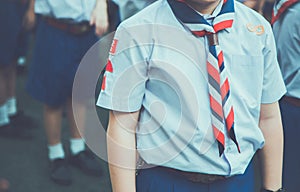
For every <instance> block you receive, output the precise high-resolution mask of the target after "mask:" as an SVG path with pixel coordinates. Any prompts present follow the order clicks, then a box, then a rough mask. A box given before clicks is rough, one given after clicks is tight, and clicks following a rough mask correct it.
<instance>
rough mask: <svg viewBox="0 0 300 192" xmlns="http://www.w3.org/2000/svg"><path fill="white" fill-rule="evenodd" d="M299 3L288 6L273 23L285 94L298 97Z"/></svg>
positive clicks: (299, 70) (299, 84) (299, 57)
mask: <svg viewBox="0 0 300 192" xmlns="http://www.w3.org/2000/svg"><path fill="white" fill-rule="evenodd" d="M299 18H300V3H297V4H295V5H294V6H291V7H289V8H288V9H287V10H286V13H285V14H284V16H282V17H281V18H279V20H278V21H276V22H275V23H274V25H273V31H274V36H275V41H276V44H277V51H278V61H279V64H280V69H281V72H282V75H283V78H284V81H285V85H286V87H287V93H286V95H287V96H290V97H295V98H298V99H300V20H299Z"/></svg>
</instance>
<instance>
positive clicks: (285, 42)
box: [272, 0, 300, 191]
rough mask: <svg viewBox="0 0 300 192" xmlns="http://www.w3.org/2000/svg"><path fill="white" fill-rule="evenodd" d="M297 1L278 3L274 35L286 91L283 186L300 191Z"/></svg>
mask: <svg viewBox="0 0 300 192" xmlns="http://www.w3.org/2000/svg"><path fill="white" fill-rule="evenodd" d="M299 18H300V1H299V0H278V1H276V2H275V6H274V11H273V18H272V23H273V31H274V35H275V40H276V44H277V52H278V61H279V65H280V68H281V72H282V75H283V78H284V81H285V85H286V87H287V93H286V94H285V96H284V97H283V99H282V100H281V101H280V107H281V115H282V120H283V126H284V132H285V134H284V135H285V145H284V165H283V185H284V186H285V187H286V188H287V190H288V191H299V188H300V183H299V177H300V154H299V135H300V119H299V117H300V63H299V62H300V20H299Z"/></svg>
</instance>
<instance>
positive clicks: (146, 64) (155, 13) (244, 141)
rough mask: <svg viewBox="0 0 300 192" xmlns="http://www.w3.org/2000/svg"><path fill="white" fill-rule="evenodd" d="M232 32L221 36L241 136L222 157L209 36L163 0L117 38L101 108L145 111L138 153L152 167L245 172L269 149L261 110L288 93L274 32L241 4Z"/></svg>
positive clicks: (127, 25)
mask: <svg viewBox="0 0 300 192" xmlns="http://www.w3.org/2000/svg"><path fill="white" fill-rule="evenodd" d="M235 10H236V12H235V14H234V15H235V17H234V23H233V26H232V28H230V29H225V30H223V31H221V32H219V33H218V36H219V38H218V39H219V44H220V46H221V47H222V49H223V52H224V60H225V64H226V65H227V66H226V67H227V68H228V71H229V72H228V73H229V74H228V75H229V79H230V82H231V84H230V86H231V95H232V103H233V106H234V108H235V132H236V135H237V140H238V142H239V144H240V148H241V153H238V152H237V150H236V146H235V144H234V143H233V142H232V141H231V140H230V139H229V136H228V135H226V138H225V142H226V149H225V151H224V154H223V155H222V156H221V157H219V153H218V147H217V142H216V140H215V139H214V136H213V132H212V128H211V120H210V104H209V97H208V80H207V78H208V76H207V69H206V56H207V53H208V40H207V37H203V38H199V39H197V38H196V37H195V36H193V35H192V34H191V32H190V31H189V30H188V29H186V28H184V26H183V25H182V24H181V23H180V22H179V21H178V20H177V18H176V17H175V16H174V14H173V12H172V10H171V8H170V6H169V4H168V3H167V1H166V0H159V1H158V2H156V3H153V4H152V5H150V6H149V7H147V8H145V9H144V10H143V11H141V12H139V13H138V14H136V15H135V16H133V17H131V18H130V19H128V20H126V21H125V22H123V23H122V24H121V25H120V27H119V28H118V30H117V32H116V34H115V40H114V41H113V45H112V48H111V51H110V56H109V60H108V65H107V69H106V72H105V75H104V79H103V85H102V91H101V93H100V95H99V98H98V101H97V105H99V106H101V107H104V108H108V109H110V110H114V111H122V112H134V111H138V110H140V117H139V124H138V127H137V132H136V135H137V149H138V151H139V154H140V155H141V157H142V158H143V159H144V160H145V161H146V162H147V163H149V164H155V165H162V166H166V167H172V168H175V169H179V170H184V171H190V172H201V173H210V174H218V175H227V176H230V175H236V174H242V173H243V172H244V171H245V169H246V168H247V166H248V164H249V162H250V161H251V159H252V157H253V155H254V153H255V152H256V150H257V149H260V148H262V147H263V145H264V137H263V134H262V132H261V131H260V128H259V127H258V124H259V116H260V105H261V104H268V103H273V102H277V101H278V100H279V99H280V98H281V97H282V95H283V94H284V93H285V86H284V82H283V80H282V76H281V73H280V69H279V66H278V62H277V60H276V48H275V42H274V37H273V34H272V29H271V27H270V25H269V23H268V22H267V21H266V20H265V19H263V17H262V16H260V15H259V14H258V13H256V12H254V11H253V10H251V9H249V8H247V7H246V6H244V5H242V4H240V3H235Z"/></svg>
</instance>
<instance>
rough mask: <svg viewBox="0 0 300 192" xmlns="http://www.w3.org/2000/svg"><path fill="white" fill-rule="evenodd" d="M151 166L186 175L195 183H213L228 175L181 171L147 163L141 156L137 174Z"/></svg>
mask: <svg viewBox="0 0 300 192" xmlns="http://www.w3.org/2000/svg"><path fill="white" fill-rule="evenodd" d="M151 167H156V168H159V169H162V170H164V171H167V172H169V173H171V174H175V175H178V176H181V177H184V178H185V179H187V180H189V181H191V182H194V183H204V184H211V183H214V182H216V181H221V180H225V179H226V177H225V176H223V175H214V174H203V173H195V172H187V171H181V170H178V169H172V168H168V167H163V166H156V165H151V164H147V163H146V162H145V161H144V160H143V159H141V158H139V160H138V162H137V169H138V170H137V174H138V172H139V169H147V168H151Z"/></svg>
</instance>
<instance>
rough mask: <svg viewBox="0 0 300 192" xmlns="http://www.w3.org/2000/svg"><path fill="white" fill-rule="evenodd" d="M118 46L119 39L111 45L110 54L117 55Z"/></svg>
mask: <svg viewBox="0 0 300 192" xmlns="http://www.w3.org/2000/svg"><path fill="white" fill-rule="evenodd" d="M117 45H118V39H114V40H113V42H112V44H111V48H110V51H109V53H111V54H115V53H116V50H117Z"/></svg>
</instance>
